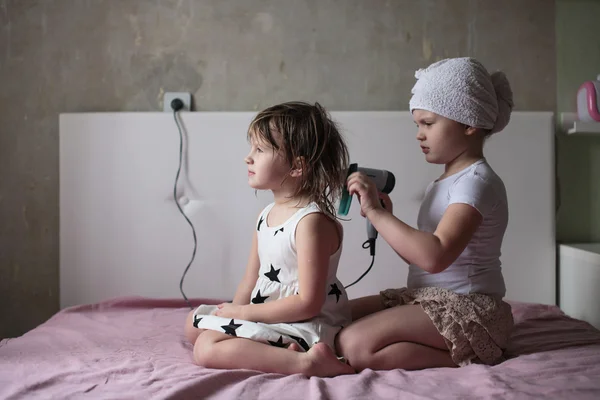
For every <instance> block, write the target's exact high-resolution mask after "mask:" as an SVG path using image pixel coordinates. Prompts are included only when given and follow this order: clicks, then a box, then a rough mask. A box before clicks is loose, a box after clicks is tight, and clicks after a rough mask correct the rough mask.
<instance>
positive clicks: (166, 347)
mask: <svg viewBox="0 0 600 400" xmlns="http://www.w3.org/2000/svg"><path fill="white" fill-rule="evenodd" d="M194 303H197V304H200V303H213V304H215V303H217V301H216V300H212V301H210V300H206V299H199V300H197V301H195V302H194ZM511 304H512V305H513V313H514V316H515V322H516V329H515V332H514V335H513V338H512V341H511V344H510V347H509V350H508V352H507V355H508V357H509V358H508V360H507V361H505V362H503V363H502V364H500V365H497V366H494V367H487V366H481V365H471V366H468V367H464V368H439V369H430V370H424V371H404V370H394V371H385V372H378V371H371V370H366V371H363V372H362V373H360V374H357V375H345V376H339V377H335V378H327V379H321V378H311V379H309V378H306V377H303V376H300V375H293V376H283V375H277V374H263V373H259V372H255V371H248V370H210V369H205V368H200V367H198V366H196V365H194V364H193V363H192V358H191V345H189V344H188V343H186V342H185V340H184V337H183V335H182V324H183V321H184V319H185V316H186V315H187V312H188V311H189V310H188V309H186V307H185V304H184V303H183V302H182V301H180V300H157V299H146V298H131V297H128V298H118V299H113V300H110V301H106V302H102V303H99V304H94V305H85V306H77V307H72V308H69V309H66V310H63V311H61V312H59V313H58V314H56V315H55V316H54V317H52V318H51V319H50V320H49V321H47V322H46V323H44V324H42V325H40V326H39V327H37V328H36V329H34V330H32V331H30V332H28V333H26V334H25V335H23V336H21V337H18V338H13V339H6V340H3V341H1V342H0V398H2V399H20V398H25V399H37V398H41V399H49V398H56V399H71V398H100V399H192V398H194V399H278V400H284V399H301V398H302V399H328V398H339V399H452V398H460V399H469V398H485V399H489V398H498V399H539V398H550V399H567V398H571V399H573V398H575V399H600V331H598V330H596V329H594V328H593V327H592V326H590V325H589V324H587V323H585V322H583V321H579V320H576V319H572V318H569V317H568V316H566V315H564V314H563V313H562V312H561V311H560V309H559V308H557V307H554V306H544V305H539V304H524V303H514V302H513V303H511Z"/></svg>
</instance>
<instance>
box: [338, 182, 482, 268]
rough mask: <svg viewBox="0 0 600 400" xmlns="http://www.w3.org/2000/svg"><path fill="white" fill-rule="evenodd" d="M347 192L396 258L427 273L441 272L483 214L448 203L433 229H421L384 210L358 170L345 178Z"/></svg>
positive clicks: (374, 188)
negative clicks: (430, 230)
mask: <svg viewBox="0 0 600 400" xmlns="http://www.w3.org/2000/svg"><path fill="white" fill-rule="evenodd" d="M348 191H349V192H350V193H351V194H356V195H357V197H358V199H359V201H360V204H361V211H362V214H363V215H364V216H366V217H367V218H368V219H369V220H370V221H371V223H372V224H373V226H374V227H375V229H377V231H378V232H379V234H380V235H381V236H382V237H383V238H384V239H385V241H386V242H388V243H389V245H390V246H391V247H392V248H393V249H394V251H395V252H396V253H398V255H399V256H400V257H402V258H403V259H404V260H405V261H407V262H408V263H411V264H415V265H418V266H419V267H420V268H421V269H423V270H425V271H427V272H429V273H438V272H442V271H443V270H445V269H446V268H448V267H449V266H450V265H451V264H452V263H453V262H454V261H455V260H456V259H457V258H458V256H459V255H460V254H461V253H462V252H463V251H464V249H465V248H466V247H467V244H468V243H469V241H470V240H471V237H472V236H473V234H474V233H475V231H476V230H477V228H478V227H479V225H480V224H481V221H482V219H483V217H482V216H481V214H480V213H479V211H477V210H476V209H475V208H474V207H471V206H470V205H467V204H451V205H450V206H449V207H448V208H447V209H446V211H445V213H444V215H443V216H442V219H441V220H440V223H439V224H438V226H437V228H436V230H435V232H433V233H430V232H423V231H420V230H418V229H415V228H413V227H411V226H409V225H407V224H405V223H404V222H402V221H400V220H399V219H398V218H396V217H395V216H394V215H393V214H392V213H390V212H389V211H387V210H386V209H384V208H383V207H382V206H381V204H380V202H379V196H378V193H377V189H376V187H375V185H374V184H373V182H372V181H371V180H370V179H369V178H368V177H367V176H366V175H364V174H362V173H355V174H352V175H351V176H350V177H349V178H348Z"/></svg>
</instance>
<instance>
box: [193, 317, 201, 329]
mask: <svg viewBox="0 0 600 400" xmlns="http://www.w3.org/2000/svg"><path fill="white" fill-rule="evenodd" d="M200 321H202V318H200V317H199V316H197V315H194V328H197V327H198V323H199V322H200Z"/></svg>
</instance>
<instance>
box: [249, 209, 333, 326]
mask: <svg viewBox="0 0 600 400" xmlns="http://www.w3.org/2000/svg"><path fill="white" fill-rule="evenodd" d="M340 240H341V237H340V234H339V231H338V228H337V226H336V223H335V222H334V221H332V220H331V219H330V218H328V217H326V216H325V215H323V214H320V213H313V214H309V215H307V216H306V217H304V218H302V220H301V221H300V222H299V223H298V225H297V228H296V253H297V254H298V274H299V277H298V279H299V286H300V288H299V294H298V295H295V296H289V297H286V298H283V299H279V300H276V301H272V302H266V303H263V304H249V305H247V306H245V307H244V310H243V319H246V320H249V321H256V322H265V323H278V322H296V321H302V320H307V319H310V318H313V317H315V316H316V315H318V314H319V312H320V310H321V307H322V306H323V303H324V302H325V296H326V287H325V284H326V282H327V274H328V270H329V258H330V256H331V254H333V253H334V252H335V251H337V249H338V247H339V246H340V245H341V243H340Z"/></svg>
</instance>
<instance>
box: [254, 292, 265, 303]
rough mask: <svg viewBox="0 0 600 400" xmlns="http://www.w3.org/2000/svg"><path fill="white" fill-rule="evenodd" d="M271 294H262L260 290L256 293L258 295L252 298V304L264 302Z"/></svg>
mask: <svg viewBox="0 0 600 400" xmlns="http://www.w3.org/2000/svg"><path fill="white" fill-rule="evenodd" d="M268 298H269V296H261V295H260V290H259V291H258V292H257V293H256V296H255V297H254V298H253V299H252V304H261V303H264V302H265V300H266V299H268Z"/></svg>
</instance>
